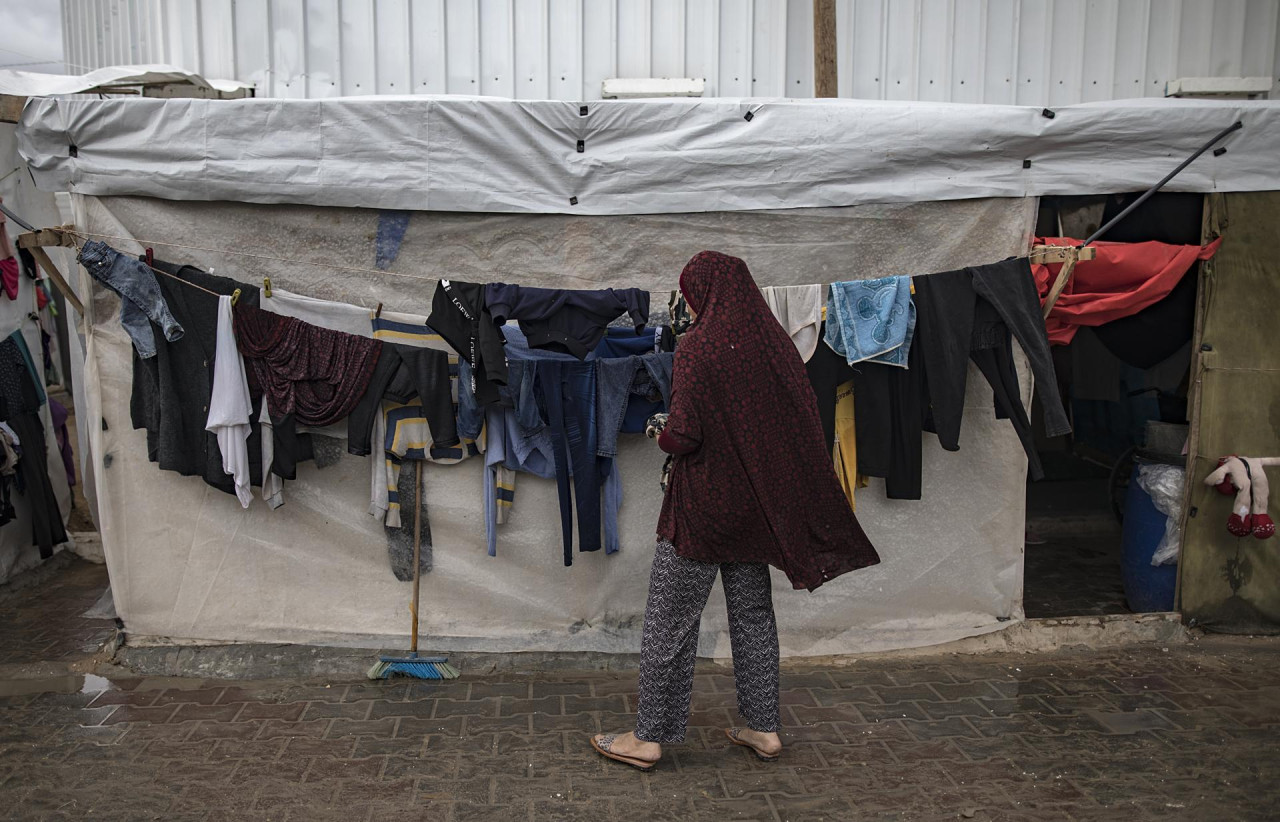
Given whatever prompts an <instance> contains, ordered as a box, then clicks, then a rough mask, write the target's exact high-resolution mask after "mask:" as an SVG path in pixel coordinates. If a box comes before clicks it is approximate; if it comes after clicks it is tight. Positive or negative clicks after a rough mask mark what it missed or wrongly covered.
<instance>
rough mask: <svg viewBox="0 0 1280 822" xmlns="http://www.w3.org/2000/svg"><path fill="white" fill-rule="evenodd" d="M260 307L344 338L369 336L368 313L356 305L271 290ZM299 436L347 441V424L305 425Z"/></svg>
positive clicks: (345, 421)
mask: <svg viewBox="0 0 1280 822" xmlns="http://www.w3.org/2000/svg"><path fill="white" fill-rule="evenodd" d="M259 307H260V308H261V309H262V310H263V311H270V312H272V313H273V314H283V315H284V316H286V317H293V318H295V319H299V320H302V321H303V322H305V323H310V324H311V325H318V326H320V327H321V328H327V329H329V330H330V331H341V332H343V333H344V334H354V335H355V336H357V337H368V336H369V317H370V315H371V312H370V311H369V310H368V309H367V308H362V307H361V306H358V305H351V304H350V303H341V302H336V301H334V300H324V299H320V298H318V297H308V296H306V295H305V294H295V293H294V292H292V291H288V290H286V289H283V288H280V287H278V286H277V287H275V288H272V289H271V296H270V297H267V296H266V295H265V294H264V295H263V296H262V300H261V302H260V304H259ZM301 432H302V433H305V434H321V435H323V436H326V437H334V438H335V439H349V437H348V432H347V420H346V419H345V418H344V419H340V420H338V421H337V422H334V423H331V424H330V425H324V426H308V425H304V426H301Z"/></svg>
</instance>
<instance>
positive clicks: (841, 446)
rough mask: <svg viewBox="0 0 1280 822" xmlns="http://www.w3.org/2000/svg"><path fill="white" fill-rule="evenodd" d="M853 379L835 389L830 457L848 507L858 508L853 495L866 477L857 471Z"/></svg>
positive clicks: (863, 484) (863, 486)
mask: <svg viewBox="0 0 1280 822" xmlns="http://www.w3.org/2000/svg"><path fill="white" fill-rule="evenodd" d="M853 400H854V397H853V381H852V380H850V381H849V382H847V383H844V384H843V385H841V386H840V387H839V388H838V389H836V410H835V429H836V430H835V434H836V441H835V445H834V446H833V447H832V450H831V459H832V462H834V463H835V466H836V478H837V479H839V480H840V487H841V488H842V489H844V495H845V496H846V497H848V498H849V507H850V508H852V509H853V510H854V511H856V510H858V507H857V505H856V504H855V502H854V497H855V494H856V492H857V490H858V489H859V488H865V487H866V485H867V481H866V479H865V478H864V477H863V476H862V475H861V474H859V473H858V436H857V415H856V414H855V412H854V402H853Z"/></svg>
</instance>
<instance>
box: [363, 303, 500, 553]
mask: <svg viewBox="0 0 1280 822" xmlns="http://www.w3.org/2000/svg"><path fill="white" fill-rule="evenodd" d="M371 322H372V324H373V338H374V339H376V340H384V341H386V342H389V343H394V344H396V345H406V346H413V347H415V348H431V349H434V350H437V351H445V352H447V353H448V354H449V384H450V389H451V393H452V395H453V408H454V412H455V413H456V412H457V409H458V355H457V353H455V352H454V351H453V349H452V348H450V347H449V344H448V343H446V342H445V341H444V338H443V337H441V336H440V335H439V334H437V333H435V331H433V330H432V329H431V328H430V327H429V326H427V324H426V318H425V317H421V316H416V315H413V314H397V313H392V312H383V314H382V315H381V316H378V317H373V318H372V320H371ZM382 414H383V419H384V421H385V423H386V432H387V433H386V439H385V441H384V444H383V447H384V449H385V452H386V462H385V467H386V470H385V473H386V488H387V517H386V524H387V525H388V526H390V527H392V528H398V527H400V497H399V493H398V491H397V489H398V486H399V482H400V467H401V465H402V464H403V462H404V460H427V461H428V462H434V463H437V464H440V465H456V464H457V463H459V462H462V461H463V460H465V459H467V458H469V457H473V456H476V455H478V454H480V453H481V452H482V451H483V441H484V433H483V432H481V435H480V442H477V441H476V440H470V439H467V440H463V441H462V442H461V443H460V444H458V445H455V446H452V447H450V448H436V447H434V446H433V444H432V440H431V428H430V426H429V425H428V424H427V419H426V415H425V414H424V412H423V410H422V405H421V404H420V403H417V402H411V403H408V404H405V403H397V402H390V401H386V400H384V401H383V403H382ZM507 484H508V485H510V486H512V488H511V496H514V493H515V491H514V479H513V480H512V481H511V482H509V483H507ZM510 504H511V503H510V501H509V500H508V501H507V502H506V507H510ZM503 510H504V509H502V508H500V509H499V511H500V513H501V512H502V511H503Z"/></svg>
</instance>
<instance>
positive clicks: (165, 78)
mask: <svg viewBox="0 0 1280 822" xmlns="http://www.w3.org/2000/svg"><path fill="white" fill-rule="evenodd" d="M166 83H185V84H189V85H191V86H194V87H196V88H205V89H213V90H214V91H224V92H233V91H240V90H242V89H247V88H253V86H252V85H250V84H249V83H241V82H239V81H238V80H206V79H205V78H203V77H201V76H200V75H199V74H192V73H191V72H189V71H183V70H182V69H180V68H178V67H176V66H163V65H142V66H107V67H105V68H100V69H97V70H95V71H91V72H89V73H88V74H42V73H40V72H35V71H14V70H13V69H6V70H4V71H0V94H15V95H18V96H19V97H37V96H52V95H55V94H79V93H81V92H85V91H89V90H91V89H96V88H101V87H102V86H139V85H149V86H150V85H161V84H166Z"/></svg>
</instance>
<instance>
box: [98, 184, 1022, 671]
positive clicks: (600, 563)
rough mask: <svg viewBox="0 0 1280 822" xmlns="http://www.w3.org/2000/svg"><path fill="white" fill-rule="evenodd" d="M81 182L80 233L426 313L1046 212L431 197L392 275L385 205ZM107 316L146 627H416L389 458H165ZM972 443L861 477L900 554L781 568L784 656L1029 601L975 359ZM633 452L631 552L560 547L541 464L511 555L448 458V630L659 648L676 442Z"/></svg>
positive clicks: (101, 327)
mask: <svg viewBox="0 0 1280 822" xmlns="http://www.w3.org/2000/svg"><path fill="white" fill-rule="evenodd" d="M75 200H76V203H77V214H76V223H77V225H78V226H79V227H80V228H81V229H83V230H87V231H90V232H96V233H99V234H102V235H113V236H115V237H134V238H136V239H137V240H139V241H142V242H145V244H146V245H151V246H153V247H154V248H155V250H156V254H157V256H158V257H160V258H162V259H165V258H167V259H170V260H172V261H175V262H184V263H190V264H193V265H197V266H200V267H202V268H204V269H206V270H213V271H215V272H216V273H218V274H222V275H225V276H231V277H235V278H240V279H243V280H245V281H250V282H254V283H260V282H261V278H262V277H263V276H270V277H271V280H272V285H273V287H278V288H283V289H287V290H289V291H291V292H293V293H296V294H305V295H308V296H312V297H317V298H323V299H329V300H338V301H343V302H348V303H353V304H357V305H363V306H366V307H370V308H372V307H373V306H375V305H376V304H377V303H379V302H381V303H383V304H384V305H385V308H386V309H387V310H392V311H410V312H418V313H425V312H426V311H427V309H428V307H429V305H430V300H431V295H432V292H433V290H434V287H435V280H436V278H437V277H440V276H450V275H452V276H454V277H456V278H459V279H479V280H494V279H505V280H507V281H512V282H520V283H524V284H528V285H537V286H548V287H567V288H580V287H590V286H595V287H603V286H631V287H640V288H647V289H651V290H655V291H657V290H664V291H665V290H669V289H671V288H673V287H674V286H675V285H676V281H677V277H678V274H679V272H680V269H681V267H682V266H683V264H684V263H685V261H686V260H687V259H688V258H689V257H690V256H691V255H692V254H694V253H695V252H697V251H700V250H702V249H704V248H713V249H717V250H721V251H725V252H728V253H732V254H736V255H740V256H742V257H743V258H744V259H746V260H747V262H748V264H749V265H750V266H751V269H752V271H753V273H754V275H755V277H756V279H757V281H758V282H759V283H760V284H762V285H787V284H797V283H814V282H831V281H833V280H839V279H849V278H859V277H871V276H880V275H886V274H917V273H925V272H929V271H939V270H948V269H952V268H956V267H958V266H962V265H967V264H979V263H985V262H991V261H995V260H999V259H1002V258H1004V257H1006V256H1009V255H1012V254H1016V253H1020V252H1023V251H1025V249H1026V247H1027V243H1028V241H1029V235H1030V231H1031V225H1032V220H1033V217H1034V214H1035V201H1034V200H1012V199H1006V200H966V201H962V202H954V203H921V204H911V205H878V206H859V207H855V208H843V209H809V210H789V211H785V212H756V213H732V214H725V213H708V214H693V215H678V216H629V217H610V218H600V217H566V216H559V215H543V216H512V215H482V214H476V215H458V214H435V213H415V214H413V215H412V218H411V220H410V222H409V226H408V229H407V232H406V234H405V238H404V244H403V247H402V248H401V249H400V252H399V256H398V258H397V259H396V261H395V263H394V264H393V265H392V267H391V270H390V271H386V272H379V271H375V270H372V264H373V260H374V237H375V234H376V226H377V220H378V215H377V213H376V212H373V211H366V210H358V209H325V208H314V207H305V206H261V205H247V204H226V203H217V204H208V203H184V202H165V201H159V200H151V199H144V198H131V197H122V198H103V199H97V198H81V197H77V198H75ZM110 242H112V243H113V244H115V245H117V246H118V247H120V248H121V250H125V251H131V252H134V253H136V252H138V251H139V250H140V249H141V246H140V245H139V244H137V243H133V242H128V241H124V240H120V239H111V240H110ZM179 246H193V247H194V248H182V247H179ZM217 249H227V250H231V251H236V252H240V254H241V255H243V254H248V255H257V256H241V255H238V254H232V253H226V252H224V251H218V250H217ZM334 266H346V267H350V268H352V269H360V270H358V271H354V270H343V269H340V268H335V267H334ZM80 276H81V279H82V286H83V287H87V285H88V283H87V280H86V278H87V275H85V274H84V272H83V271H81V272H80ZM88 310H89V312H90V319H91V331H90V333H89V335H88V349H87V350H88V357H87V359H88V363H87V373H86V379H85V383H86V385H87V387H88V393H89V405H90V412H89V419H92V420H97V419H98V417H99V414H100V415H101V418H102V419H103V420H104V421H105V423H106V424H105V425H96V424H95V425H93V426H89V430H90V431H91V435H92V438H93V454H94V460H95V463H96V468H97V471H98V478H99V479H98V483H99V485H98V489H99V490H98V493H99V504H100V512H101V527H102V536H103V543H104V547H105V549H106V555H107V562H108V565H109V566H110V571H111V582H112V589H113V591H114V594H115V599H116V606H117V608H118V609H119V612H120V614H121V616H122V617H123V619H124V620H125V623H126V625H127V627H128V629H129V631H130V632H131V633H133V634H142V635H152V636H167V637H179V638H184V639H202V640H242V641H258V642H314V643H331V644H346V645H370V646H383V647H387V646H403V645H404V641H405V640H404V636H405V634H406V632H407V628H408V611H407V605H408V602H409V596H410V585H409V584H408V583H401V582H397V581H396V580H395V578H394V577H393V576H392V574H391V570H390V567H389V564H388V558H387V548H386V540H385V537H384V533H383V527H382V526H381V525H380V524H378V523H377V522H376V521H375V520H374V519H373V518H372V517H370V516H369V515H368V513H367V509H368V507H369V465H368V462H367V461H366V460H365V459H361V458H355V457H350V456H344V457H343V458H342V459H341V460H340V461H339V463H338V464H337V465H334V466H331V467H327V468H323V469H320V468H316V467H315V466H314V465H313V464H305V465H303V466H300V468H299V474H298V480H297V481H295V482H290V483H287V484H286V487H285V500H286V503H285V505H284V506H283V507H282V508H279V509H278V510H275V511H272V510H270V509H268V508H267V507H266V506H265V505H264V504H263V503H262V502H261V500H255V502H254V503H253V504H252V505H251V506H250V508H249V509H248V510H242V509H241V508H240V506H239V504H238V503H237V501H236V500H235V498H234V497H232V496H230V495H227V494H223V493H220V492H218V491H215V490H212V489H211V488H209V487H208V486H206V485H205V484H204V483H203V482H202V481H201V480H199V479H197V478H191V477H180V476H178V475H176V474H173V473H168V472H163V471H160V470H159V468H158V467H157V466H156V465H154V464H152V463H150V462H148V461H147V456H146V443H145V436H144V434H143V433H142V432H140V431H134V430H132V428H131V426H130V421H129V420H130V418H129V394H130V382H131V366H130V361H131V356H132V353H131V348H130V344H129V340H128V338H127V336H126V335H125V333H124V332H123V330H122V329H121V327H120V324H119V322H118V319H117V315H118V302H117V299H116V298H115V296H113V295H112V294H110V293H109V292H107V291H106V290H105V289H103V288H101V287H94V289H93V299H92V300H91V301H89V303H88ZM1023 372H1024V373H1025V368H1024V369H1023ZM1024 392H1026V393H1029V384H1028V383H1027V381H1026V380H1025V379H1024ZM1024 399H1029V397H1024ZM963 444H964V448H963V450H962V451H961V452H959V453H947V452H944V451H943V450H942V449H941V448H940V447H938V445H937V442H936V440H935V439H934V438H933V437H927V438H926V443H925V473H924V499H923V501H920V502H895V501H888V500H886V499H885V498H884V486H883V483H882V482H880V481H878V480H877V481H873V482H872V485H871V487H870V488H868V489H866V490H865V491H862V492H861V493H860V496H859V498H858V515H859V518H860V519H861V521H862V522H863V524H864V526H865V528H866V530H867V533H868V534H869V535H870V536H871V539H872V540H873V542H874V543H875V545H876V547H877V549H878V550H879V552H880V554H881V556H882V557H883V563H882V564H881V565H879V566H877V567H875V568H871V569H868V570H865V571H860V572H855V573H852V574H847V575H845V576H843V577H841V578H839V579H837V580H835V581H833V582H831V583H828V584H827V585H825V586H823V587H822V588H821V589H819V590H818V591H817V592H815V593H812V594H810V593H806V592H797V591H793V590H791V588H790V586H789V585H788V584H787V582H786V580H785V578H783V577H782V576H781V574H778V573H777V572H775V602H776V608H777V612H778V619H779V627H780V631H781V640H782V649H783V652H784V653H785V654H787V655H821V654H836V653H850V652H859V651H869V650H879V649H887V648H897V647H907V646H916V645H926V644H932V643H939V642H946V641H949V640H953V639H958V638H961V637H965V636H971V635H975V634H979V633H983V632H987V631H992V630H996V629H998V628H1000V627H1002V625H1004V624H1006V623H1003V622H1001V620H1004V619H1014V620H1017V619H1020V618H1021V617H1022V610H1021V598H1022V545H1023V510H1024V507H1023V500H1024V492H1025V488H1024V482H1025V477H1026V460H1025V458H1024V456H1023V454H1022V451H1021V448H1020V446H1019V444H1018V439H1017V437H1016V436H1015V435H1014V432H1013V429H1012V428H1011V427H1010V426H1009V424H1008V423H1007V422H997V421H996V420H995V417H994V413H993V411H992V399H991V392H990V390H989V389H988V388H987V386H986V384H985V382H984V381H983V380H982V379H981V377H980V376H978V375H977V372H976V371H975V372H973V373H972V374H971V375H970V381H969V393H968V400H967V410H966V412H965V422H964V434H963ZM620 460H621V463H620V467H621V471H622V477H623V481H624V484H625V501H624V503H623V506H622V511H621V542H622V549H621V551H620V552H619V553H617V554H615V555H613V556H606V555H604V554H603V553H594V554H578V555H577V556H576V557H575V561H574V564H573V567H572V568H565V567H564V566H563V564H562V560H561V546H560V527H559V514H558V509H557V504H556V489H555V483H554V482H550V481H542V480H536V479H533V478H531V477H529V476H527V475H520V476H519V478H518V480H517V483H516V500H515V504H514V507H513V509H512V513H511V517H510V520H509V521H508V522H507V524H505V525H503V526H501V527H500V530H499V541H498V555H497V557H489V556H487V555H486V552H485V544H484V525H483V519H482V497H481V483H482V475H481V471H482V466H481V464H480V461H478V460H470V461H467V462H463V463H461V464H459V465H454V466H439V465H428V466H427V468H426V469H425V472H424V474H425V488H426V499H427V507H428V511H429V516H430V529H431V534H432V536H433V538H434V546H433V555H434V569H433V570H432V571H431V573H430V574H427V575H426V576H425V577H424V578H423V588H422V601H423V609H422V623H423V630H424V632H425V637H426V638H425V639H424V642H423V645H424V647H426V648H429V649H437V648H438V649H443V650H446V651H449V650H482V651H483V650H488V651H525V650H543V651H604V652H636V651H638V649H639V647H640V627H641V623H642V615H643V610H644V603H645V595H646V590H647V584H648V573H649V565H650V561H651V558H652V555H653V545H654V530H655V526H656V523H657V517H658V510H659V507H660V504H661V491H660V490H659V488H658V477H659V470H660V466H661V464H662V455H661V454H660V453H659V451H658V450H657V448H656V446H655V445H654V443H653V442H651V441H649V440H646V439H645V438H644V437H643V436H638V435H633V436H625V437H624V438H623V442H622V449H621V457H620ZM702 653H703V654H704V655H711V656H722V657H723V656H727V655H728V653H729V643H728V637H727V633H726V623H725V613H724V600H723V598H722V596H721V595H720V594H719V593H717V594H715V595H713V597H712V600H711V603H710V605H709V606H708V609H707V615H706V618H705V619H704V622H703V644H702Z"/></svg>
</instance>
